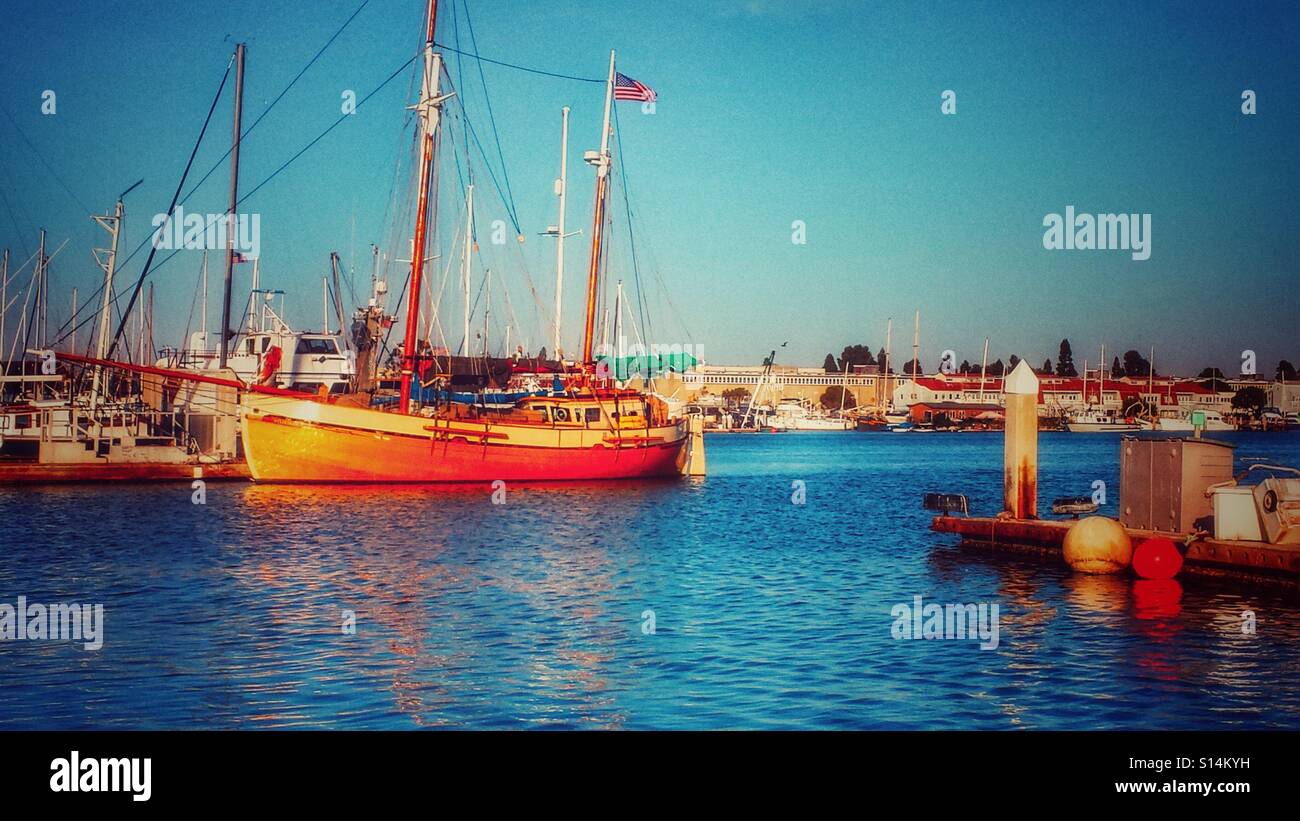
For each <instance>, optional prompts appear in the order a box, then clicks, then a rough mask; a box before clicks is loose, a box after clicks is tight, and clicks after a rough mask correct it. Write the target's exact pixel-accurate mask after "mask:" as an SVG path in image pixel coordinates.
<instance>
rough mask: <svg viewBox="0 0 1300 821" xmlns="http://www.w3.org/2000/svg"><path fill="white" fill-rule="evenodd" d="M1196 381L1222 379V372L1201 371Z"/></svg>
mask: <svg viewBox="0 0 1300 821" xmlns="http://www.w3.org/2000/svg"><path fill="white" fill-rule="evenodd" d="M1196 378H1197V379H1224V378H1225V377H1224V375H1223V371H1221V370H1219V369H1218V368H1205V369H1204V370H1202V371H1201V373H1200V375H1199V376H1197V377H1196Z"/></svg>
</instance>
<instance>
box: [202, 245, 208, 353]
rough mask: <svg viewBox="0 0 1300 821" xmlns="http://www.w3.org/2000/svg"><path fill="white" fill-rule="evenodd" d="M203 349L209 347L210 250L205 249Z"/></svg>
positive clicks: (205, 349)
mask: <svg viewBox="0 0 1300 821" xmlns="http://www.w3.org/2000/svg"><path fill="white" fill-rule="evenodd" d="M202 323H203V350H204V351H205V352H206V351H207V349H208V251H207V249H206V248H205V249H204V250H203V319H202Z"/></svg>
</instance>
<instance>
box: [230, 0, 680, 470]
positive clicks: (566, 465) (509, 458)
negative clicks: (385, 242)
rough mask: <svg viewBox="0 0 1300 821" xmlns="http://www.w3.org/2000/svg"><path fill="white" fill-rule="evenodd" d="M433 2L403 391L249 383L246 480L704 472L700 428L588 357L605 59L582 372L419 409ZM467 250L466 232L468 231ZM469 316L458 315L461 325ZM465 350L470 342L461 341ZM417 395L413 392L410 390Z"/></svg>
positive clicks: (605, 162)
mask: <svg viewBox="0 0 1300 821" xmlns="http://www.w3.org/2000/svg"><path fill="white" fill-rule="evenodd" d="M436 14H437V0H429V2H428V6H427V13H426V18H425V34H426V37H425V47H424V79H423V82H422V84H421V90H420V100H419V102H418V103H417V104H416V105H415V106H414V109H415V111H416V112H417V114H418V116H419V125H420V144H421V146H422V156H421V162H420V167H419V183H418V184H419V189H418V198H417V204H416V205H417V207H416V220H415V237H414V243H413V246H412V247H413V248H414V249H417V250H416V251H415V252H414V253H412V254H411V257H412V260H411V277H410V292H409V294H408V295H407V300H406V305H407V320H406V335H405V339H404V342H403V347H402V350H403V361H402V374H401V391H400V396H399V401H398V403H397V404H396V407H395V408H394V409H393V410H381V409H378V408H372V407H363V406H359V405H358V404H357V403H356V402H355V401H352V397H341V398H340V397H308V396H286V395H276V394H270V393H265V392H258V391H256V390H253V391H250V392H247V393H245V394H244V396H243V399H242V401H241V416H242V420H243V421H242V427H243V442H244V452H245V455H246V456H247V459H248V465H249V469H250V472H251V473H252V475H253V478H254V479H256V480H258V481H270V482H479V481H494V480H497V479H501V480H515V481H554V480H576V479H633V478H646V477H657V476H674V475H678V474H679V473H700V472H702V464H703V452H702V450H699V451H697V452H695V453H692V450H693V449H697V448H702V442H703V437H702V436H700V435H699V433H698V432H697V431H696V430H693V428H698V423H697V422H693V421H691V420H688V419H686V418H673V417H671V416H670V414H669V410H668V407H667V405H666V403H664V402H663V401H662V400H660V399H659V398H658V397H656V396H654V395H652V394H647V393H642V392H640V391H635V390H628V389H623V388H616V387H614V386H613V385H612V384H611V381H610V380H607V379H602V378H599V377H598V376H597V374H596V368H595V365H594V360H593V358H592V336H593V330H594V318H595V300H596V294H597V284H598V280H599V274H600V263H601V259H602V253H601V251H602V248H601V243H602V236H603V229H604V223H605V198H606V194H607V189H608V177H609V170H610V154H609V125H610V105H611V103H612V101H613V98H614V85H615V72H614V59H613V55H612V54H611V56H610V66H609V80H608V82H607V84H606V95H605V116H604V130H603V132H602V137H601V152H600V154H599V155H598V156H597V157H596V158H595V161H594V163H593V164H594V165H595V166H596V169H597V184H596V202H595V217H594V220H593V223H594V224H593V232H592V233H593V236H592V244H591V260H590V265H589V269H588V281H587V312H586V320H587V324H586V328H585V335H584V337H583V350H582V364H581V366H580V367H581V373H580V374H578V378H577V379H575V380H574V383H573V384H572V385H571V387H570V388H569V390H568V391H567V392H566V393H565V394H564V395H556V396H534V397H530V398H527V399H524V400H522V401H520V402H519V403H518V404H517V405H516V406H515V407H513V408H510V409H508V410H505V411H495V410H491V409H488V408H486V407H474V406H467V405H456V404H454V403H453V404H447V405H436V406H434V407H432V408H421V407H419V406H418V402H416V401H413V399H412V383H413V382H414V383H415V385H418V384H419V382H418V379H417V378H416V376H415V374H416V372H417V364H418V363H417V357H416V352H417V351H418V350H419V348H420V345H419V342H420V340H419V338H418V330H419V319H418V314H419V311H418V310H417V306H419V305H420V304H421V301H420V289H421V284H422V277H423V272H424V271H423V269H424V261H425V259H426V258H427V257H428V256H429V254H428V249H427V247H426V246H427V243H426V236H427V227H428V225H427V224H428V222H429V213H430V209H429V195H430V178H431V176H432V164H433V160H434V156H433V155H434V144H435V135H436V133H437V130H438V126H439V118H440V113H441V107H442V104H443V102H444V100H445V99H446V97H445V96H440V93H439V89H438V84H439V79H440V73H441V64H442V63H441V55H439V54H437V53H436V52H435V50H434V27H435V21H436ZM466 242H467V246H468V243H469V238H468V237H467V238H466ZM467 323H468V320H467ZM466 344H467V345H468V340H467V343H466ZM417 393H418V391H417Z"/></svg>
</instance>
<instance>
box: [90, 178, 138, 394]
mask: <svg viewBox="0 0 1300 821" xmlns="http://www.w3.org/2000/svg"><path fill="white" fill-rule="evenodd" d="M139 184H140V183H138V182H137V183H136V184H135V185H139ZM135 185H133V186H131V188H134V187H135ZM127 190H128V191H130V189H129V188H128V189H127ZM125 196H126V194H125V193H124V194H123V195H122V197H125ZM122 197H118V198H117V205H116V206H115V207H114V208H113V216H111V217H109V216H103V217H101V216H99V215H98V214H96V215H92V216H91V219H93V220H94V221H95V222H97V223H99V226H100V227H101V228H103V229H104V230H105V231H107V232H108V233H109V236H110V238H111V239H110V240H109V244H108V248H107V249H105V248H96V249H95V250H94V254H95V260H96V261H97V262H99V267H101V268H103V269H104V288H103V297H102V298H101V299H100V302H99V339H98V340H96V343H95V358H96V359H106V358H107V357H108V325H109V323H110V322H111V321H112V314H111V313H110V311H111V309H112V307H113V302H112V295H113V275H114V274H115V273H116V272H117V240H118V237H119V236H121V234H122V216H123V214H124V213H125V211H126V206H124V205H123V204H122ZM103 253H107V254H108V257H107V258H106V259H101V258H100V254H103ZM103 375H104V371H103V369H102V368H99V367H96V368H95V377H94V380H93V381H92V382H91V388H90V407H91V409H92V410H93V409H95V408H96V407H98V406H99V394H100V383H101V380H102V379H103Z"/></svg>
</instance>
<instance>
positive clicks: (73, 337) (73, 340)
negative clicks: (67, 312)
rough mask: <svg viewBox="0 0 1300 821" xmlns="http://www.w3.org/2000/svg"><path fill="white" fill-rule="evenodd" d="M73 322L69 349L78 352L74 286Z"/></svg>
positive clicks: (74, 290)
mask: <svg viewBox="0 0 1300 821" xmlns="http://www.w3.org/2000/svg"><path fill="white" fill-rule="evenodd" d="M71 322H72V331H71V338H70V339H69V341H68V350H70V351H72V352H73V353H76V352H77V289H76V288H73V289H72V320H71ZM3 338H4V336H3V335H0V339H3Z"/></svg>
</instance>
